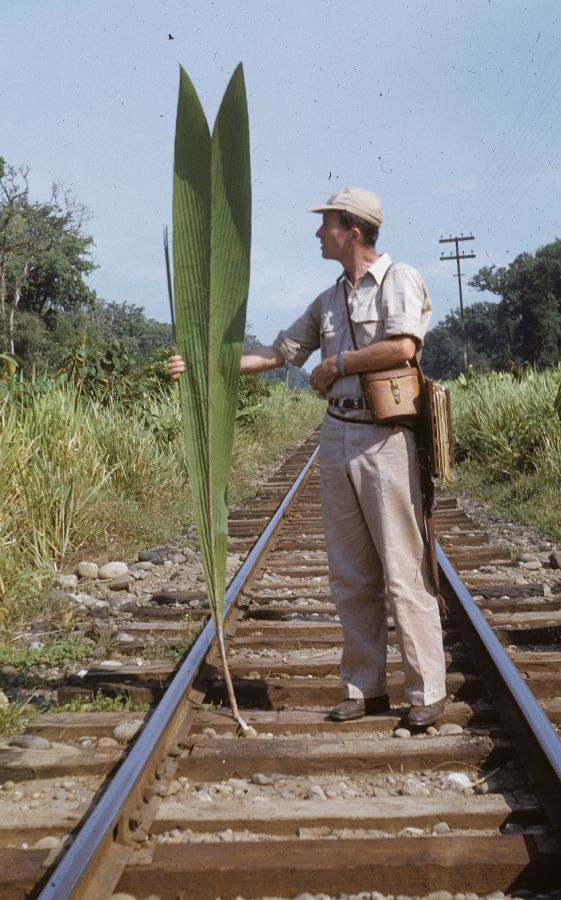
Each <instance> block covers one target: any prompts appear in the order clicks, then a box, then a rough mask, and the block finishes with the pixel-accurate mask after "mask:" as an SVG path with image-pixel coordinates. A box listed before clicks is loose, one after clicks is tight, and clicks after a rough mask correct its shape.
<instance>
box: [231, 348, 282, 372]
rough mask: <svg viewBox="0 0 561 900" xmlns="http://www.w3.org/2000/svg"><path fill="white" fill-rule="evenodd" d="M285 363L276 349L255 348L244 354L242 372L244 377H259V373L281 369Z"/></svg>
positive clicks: (241, 365)
mask: <svg viewBox="0 0 561 900" xmlns="http://www.w3.org/2000/svg"><path fill="white" fill-rule="evenodd" d="M284 363H285V361H284V359H283V358H282V356H279V354H278V353H277V351H276V350H275V348H274V347H254V348H253V349H252V350H250V351H249V352H248V353H244V354H243V356H242V359H241V364H240V372H241V373H242V375H257V374H258V373H259V372H268V371H269V370H270V369H280V368H281V366H284Z"/></svg>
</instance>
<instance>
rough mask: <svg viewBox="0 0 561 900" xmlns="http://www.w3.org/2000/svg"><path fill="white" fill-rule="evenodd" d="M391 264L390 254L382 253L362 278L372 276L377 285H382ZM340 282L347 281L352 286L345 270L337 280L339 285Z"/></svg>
mask: <svg viewBox="0 0 561 900" xmlns="http://www.w3.org/2000/svg"><path fill="white" fill-rule="evenodd" d="M391 264H392V261H391V258H390V255H389V253H382V255H381V256H379V257H378V259H377V260H376V262H373V263H372V265H371V266H369V267H368V268H367V270H366V272H365V273H364V275H363V276H362V278H365V277H366V275H367V274H370V275H372V278H373V279H374V281H375V282H376V284H377V285H380V284H381V283H382V279H383V277H384V275H385V274H386V272H387V271H388V269H389V267H390V266H391ZM361 280H362V279H361ZM340 281H347V283H348V284H350V281H349V279H348V276H347V273H346V272H345V270H343V271H342V272H341V274H340V276H339V278H338V279H337V284H339V282H340Z"/></svg>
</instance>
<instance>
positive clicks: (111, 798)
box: [39, 447, 319, 900]
mask: <svg viewBox="0 0 561 900" xmlns="http://www.w3.org/2000/svg"><path fill="white" fill-rule="evenodd" d="M318 453H319V447H316V448H315V450H314V451H313V452H312V454H311V456H310V457H309V459H308V461H307V462H306V463H305V465H304V467H303V469H302V470H301V472H300V474H299V475H298V477H297V478H296V480H295V482H294V484H293V485H292V487H291V488H290V490H289V491H288V493H287V494H286V496H285V497H284V499H283V500H282V501H281V503H280V504H279V506H278V508H277V510H276V512H275V514H274V515H273V517H272V519H271V520H270V522H269V524H268V525H267V527H266V528H265V530H264V531H263V533H262V534H261V536H260V537H259V539H258V540H257V542H256V543H255V545H254V546H253V548H252V549H251V551H250V552H249V554H248V556H247V558H246V559H245V561H244V563H243V565H242V566H241V567H240V569H239V570H238V572H237V573H236V575H235V576H234V578H233V579H232V581H231V582H230V584H229V585H228V588H227V590H226V595H225V599H224V615H226V614H227V613H228V611H229V610H230V609H231V608H232V606H233V605H234V603H235V602H236V600H237V598H238V596H239V595H240V593H241V592H242V591H243V590H244V588H245V587H246V585H247V584H248V583H249V582H250V581H251V579H252V578H253V576H254V573H255V570H256V568H257V566H258V565H259V563H260V561H261V558H262V556H263V555H264V553H265V552H266V550H267V547H268V544H269V543H270V541H271V539H272V538H273V536H274V535H275V533H276V531H277V529H278V528H279V526H280V524H281V522H282V519H283V518H284V516H285V515H286V513H287V511H288V509H289V508H290V506H291V504H292V502H293V500H294V498H295V496H296V494H297V493H298V491H299V490H300V488H301V487H302V485H303V483H304V481H305V480H306V478H307V476H308V473H309V471H310V469H311V467H312V466H313V464H314V462H315V461H316V459H317V456H318ZM215 638H216V629H215V625H214V622H213V620H212V619H209V621H208V622H207V624H206V625H205V627H204V629H203V630H202V632H201V633H200V635H199V636H198V638H197V640H196V641H195V643H194V644H193V646H192V648H191V650H190V651H189V653H188V655H187V656H186V658H185V659H184V661H183V662H182V663H181V665H180V667H179V669H178V670H177V672H176V674H175V675H174V676H173V679H172V681H171V682H170V684H169V686H168V687H167V689H166V692H165V694H164V696H163V697H162V700H161V701H160V702H159V704H158V705H157V707H156V708H155V710H154V712H153V713H152V715H151V716H150V718H149V719H148V721H147V723H146V724H145V725H144V726H143V728H142V730H141V731H140V733H139V736H138V738H137V739H136V740H135V742H134V744H133V746H132V747H131V750H130V752H129V753H128V754H127V756H126V757H125V759H124V760H123V762H122V763H121V765H120V766H119V768H118V770H117V772H116V773H115V776H114V777H113V779H112V781H111V783H110V784H109V785H108V787H107V789H106V790H105V791H104V793H103V795H102V796H101V799H100V800H99V802H98V804H97V805H96V806H95V808H94V809H93V810H92V812H91V814H90V815H89V816H88V818H87V819H86V821H85V823H84V825H83V827H82V828H81V829H80V831H79V832H78V834H77V835H76V836H75V838H74V841H73V843H72V845H71V846H70V847H69V849H68V850H67V852H66V854H65V855H64V856H63V858H62V860H61V861H60V863H59V864H58V866H57V867H56V868H55V870H54V871H53V872H52V873H51V874H49V875H48V876H47V879H46V882H45V886H44V888H43V890H42V891H41V893H40V894H39V898H40V900H70V898H73V900H75V898H78V897H80V898H82V897H84V898H96V897H99V894H97V893H96V891H95V887H93V885H94V880H95V879H96V878H97V879H99V875H100V869H99V867H100V866H101V865H102V860H101V857H102V855H103V852H104V851H105V852H107V846H110V847H111V846H113V847H114V844H115V841H116V839H117V838H118V835H119V823H120V820H121V818H122V816H123V807H124V805H125V804H126V803H127V801H129V800H130V798H131V795H133V794H134V792H135V790H136V789H137V788H138V786H139V783H140V779H141V777H142V774H143V773H144V772H145V770H146V768H147V767H148V766H149V765H150V764H151V763H153V762H154V759H155V758H159V757H161V756H162V737H163V735H164V734H165V732H166V730H167V729H168V726H169V725H170V723H171V722H172V720H173V717H174V715H175V714H176V713H177V711H178V709H179V707H180V704H181V703H182V701H184V700H185V698H186V695H187V693H188V691H189V690H190V689H191V687H192V684H193V681H194V679H195V677H196V675H197V673H198V671H199V669H200V667H201V665H202V664H203V662H204V660H205V657H206V655H207V653H208V651H209V649H210V647H211V645H212V643H213V641H214V640H215ZM123 850H125V851H126V850H128V848H124V847H123ZM131 853H132V850H128V853H127V852H124V853H123V855H122V857H121V858H120V859H118V860H117V861H116V860H115V858H113V859H112V860H110V865H111V866H112V867H113V870H114V873H113V881H114V886H115V885H116V884H117V882H118V879H119V877H120V875H121V872H122V870H123V869H124V867H125V865H126V862H127V859H128V856H130V854H131ZM84 883H85V884H86V887H85V888H83V887H82V886H83V885H84Z"/></svg>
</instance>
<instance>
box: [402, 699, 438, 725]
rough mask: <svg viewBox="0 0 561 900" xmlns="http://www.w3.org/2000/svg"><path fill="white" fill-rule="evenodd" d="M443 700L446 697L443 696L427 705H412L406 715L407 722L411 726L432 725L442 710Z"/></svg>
mask: <svg viewBox="0 0 561 900" xmlns="http://www.w3.org/2000/svg"><path fill="white" fill-rule="evenodd" d="M445 702H446V697H443V698H442V700H437V702H436V703H430V704H429V705H428V706H412V707H411V709H410V710H409V713H408V715H407V724H408V725H411V727H412V728H427V726H428V725H434V723H435V722H436V721H437V720H438V719H440V716H441V715H442V713H443V712H444V704H445Z"/></svg>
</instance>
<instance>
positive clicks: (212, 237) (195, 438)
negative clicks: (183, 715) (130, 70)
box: [174, 66, 251, 617]
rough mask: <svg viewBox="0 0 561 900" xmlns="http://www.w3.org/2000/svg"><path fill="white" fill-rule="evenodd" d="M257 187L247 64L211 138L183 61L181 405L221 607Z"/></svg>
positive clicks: (177, 194) (178, 256) (178, 218)
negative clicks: (252, 166)
mask: <svg viewBox="0 0 561 900" xmlns="http://www.w3.org/2000/svg"><path fill="white" fill-rule="evenodd" d="M250 240H251V187H250V168H249V128H248V117H247V102H246V96H245V84H244V78H243V70H242V67H241V66H239V67H238V68H237V69H236V71H235V72H234V75H233V76H232V79H231V81H230V84H229V85H228V88H227V90H226V93H225V95H224V99H223V101H222V104H221V107H220V110H219V113H218V117H217V120H216V124H215V128H214V132H213V135H212V140H211V139H210V135H209V132H208V126H207V123H206V119H205V117H204V113H203V111H202V108H201V105H200V102H199V100H198V97H197V95H196V92H195V90H194V88H193V85H192V84H191V82H190V80H189V79H188V77H187V75H186V73H185V72H184V71H183V70H181V82H180V93H179V103H178V116H177V130H176V144H175V176H174V282H175V303H176V312H177V347H178V350H179V352H180V353H181V355H182V356H183V357H184V359H185V360H186V361H187V363H188V365H187V373H186V375H185V376H183V379H184V380H183V385H182V391H181V396H182V411H183V420H184V425H185V443H186V451H187V461H188V465H189V477H190V482H191V489H192V492H193V498H194V504H195V514H196V518H197V525H198V530H199V538H200V542H201V552H202V557H203V564H204V569H205V577H206V581H207V588H208V593H209V600H210V603H211V607H212V609H213V612H214V614H215V616H217V617H218V616H221V615H222V610H223V600H224V592H225V583H226V561H227V538H228V523H227V510H226V490H227V485H228V477H229V472H230V460H231V455H232V444H233V437H234V422H235V417H236V401H237V389H238V378H239V365H240V356H241V352H242V345H243V337H244V328H245V308H246V302H247V293H248V288H249V257H250Z"/></svg>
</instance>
